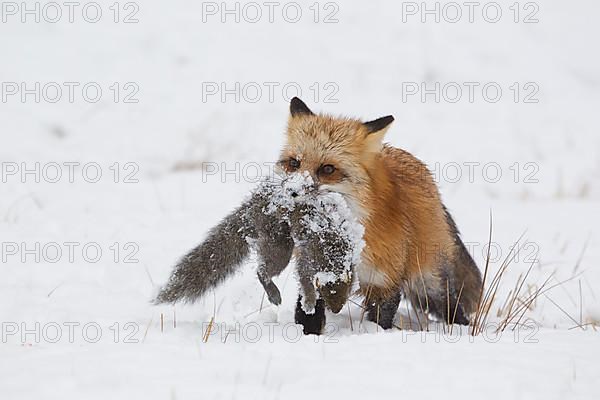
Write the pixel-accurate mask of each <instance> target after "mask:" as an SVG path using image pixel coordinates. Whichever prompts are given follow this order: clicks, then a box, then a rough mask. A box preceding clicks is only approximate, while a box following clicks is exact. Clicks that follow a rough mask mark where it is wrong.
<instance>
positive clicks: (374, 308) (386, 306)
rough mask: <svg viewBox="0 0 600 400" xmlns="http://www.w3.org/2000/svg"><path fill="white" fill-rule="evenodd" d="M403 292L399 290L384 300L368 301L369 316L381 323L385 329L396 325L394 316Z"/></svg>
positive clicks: (370, 318)
mask: <svg viewBox="0 0 600 400" xmlns="http://www.w3.org/2000/svg"><path fill="white" fill-rule="evenodd" d="M401 297H402V294H401V293H400V291H398V292H397V293H396V294H394V295H393V296H392V297H390V298H388V299H386V300H383V301H370V302H368V303H367V318H368V319H369V321H372V322H375V323H377V324H379V326H381V327H382V328H383V329H390V328H392V327H393V326H394V325H393V324H394V317H395V316H396V311H398V305H400V299H401Z"/></svg>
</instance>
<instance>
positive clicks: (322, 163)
mask: <svg viewBox="0 0 600 400" xmlns="http://www.w3.org/2000/svg"><path fill="white" fill-rule="evenodd" d="M393 121H394V117H392V116H391V115H388V116H386V117H382V118H379V119H376V120H373V121H369V122H362V121H359V120H357V119H351V118H344V117H333V116H330V115H325V114H315V113H313V112H312V111H311V110H310V109H309V108H308V107H307V105H306V104H304V102H302V100H300V99H299V98H297V97H294V98H293V99H292V101H291V103H290V116H289V120H288V127H287V138H286V143H285V145H284V147H283V150H282V152H281V156H280V159H279V163H278V166H279V168H281V169H282V170H283V171H284V172H285V173H292V172H304V171H306V172H308V173H309V174H310V175H311V176H312V178H313V181H314V183H315V186H316V187H317V188H318V190H320V191H333V192H338V193H341V194H342V195H344V196H349V197H353V196H356V193H357V191H360V190H361V188H364V187H365V185H368V183H369V181H370V176H371V174H372V173H373V171H370V169H371V168H373V160H374V158H375V157H376V156H377V155H378V154H379V153H380V151H381V149H382V146H383V143H382V141H383V136H384V135H385V132H386V131H387V129H388V127H389V125H390V124H391V123H392V122H393Z"/></svg>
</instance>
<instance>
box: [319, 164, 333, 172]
mask: <svg viewBox="0 0 600 400" xmlns="http://www.w3.org/2000/svg"><path fill="white" fill-rule="evenodd" d="M334 172H335V167H334V166H333V165H331V164H325V165H323V166H322V167H321V173H322V174H323V175H331V174H333V173H334Z"/></svg>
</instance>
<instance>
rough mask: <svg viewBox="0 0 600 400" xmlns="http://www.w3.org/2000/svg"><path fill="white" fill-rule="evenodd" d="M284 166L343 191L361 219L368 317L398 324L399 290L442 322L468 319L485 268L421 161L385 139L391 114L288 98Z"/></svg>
mask: <svg viewBox="0 0 600 400" xmlns="http://www.w3.org/2000/svg"><path fill="white" fill-rule="evenodd" d="M290 111H291V114H290V117H289V121H288V128H287V140H286V143H285V145H284V148H283V150H282V152H281V157H280V161H279V166H280V167H281V168H282V169H283V170H284V171H286V172H292V171H296V170H301V171H308V172H309V173H310V174H311V175H312V177H313V180H314V181H315V182H316V184H317V185H318V188H319V190H323V191H335V192H339V193H341V194H342V195H343V196H344V197H345V198H346V199H347V201H348V203H349V204H350V206H351V208H352V210H353V212H354V213H355V214H356V215H357V217H358V218H359V220H360V221H361V223H362V224H363V225H364V228H365V234H364V240H365V248H364V250H363V252H362V256H361V263H360V265H359V266H358V267H357V271H356V273H357V276H358V278H359V283H360V292H361V294H362V295H363V296H364V297H365V307H366V309H367V311H368V317H369V319H370V320H372V321H374V322H378V323H379V324H380V325H381V326H383V327H384V328H390V327H392V325H393V318H394V315H395V313H396V310H397V308H398V304H399V302H400V299H401V296H402V295H404V296H406V297H407V299H408V300H409V301H411V303H412V305H413V307H415V308H416V309H417V310H422V311H424V312H427V313H429V314H432V315H433V316H434V317H436V318H439V319H443V320H444V321H450V322H456V323H461V324H468V323H469V318H470V316H471V315H472V314H473V313H474V312H475V310H476V308H477V304H478V298H479V296H480V291H481V285H482V283H481V274H480V272H479V270H478V268H477V266H476V265H475V262H474V261H473V259H472V258H471V256H470V255H469V253H468V252H467V250H466V248H465V246H464V244H463V242H462V241H461V239H460V235H459V232H458V229H457V228H456V225H455V223H454V221H453V219H452V217H451V216H450V214H449V213H448V211H447V210H446V208H445V207H444V205H443V203H442V200H441V197H440V194H439V192H438V189H437V187H436V184H435V182H434V180H433V178H432V176H431V174H430V172H429V170H428V169H427V167H426V166H425V164H423V163H422V162H421V161H419V160H418V159H417V158H416V157H414V156H413V155H411V154H410V153H408V152H406V151H404V150H401V149H397V148H394V147H392V146H389V145H387V144H384V143H383V138H384V135H385V133H386V131H387V130H388V128H389V126H390V124H391V123H392V122H393V120H394V118H393V117H392V116H387V117H383V118H379V119H376V120H373V121H370V122H361V121H359V120H357V119H351V118H343V117H333V116H330V115H324V114H315V113H313V112H312V111H311V110H310V109H309V108H308V107H307V106H306V104H304V103H303V102H302V101H301V100H300V99H298V98H294V99H292V102H291V104H290Z"/></svg>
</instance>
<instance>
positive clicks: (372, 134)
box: [363, 115, 394, 152]
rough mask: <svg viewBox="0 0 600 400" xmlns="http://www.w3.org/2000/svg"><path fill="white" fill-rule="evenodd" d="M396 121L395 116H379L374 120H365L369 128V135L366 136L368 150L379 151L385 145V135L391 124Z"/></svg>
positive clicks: (365, 124)
mask: <svg viewBox="0 0 600 400" xmlns="http://www.w3.org/2000/svg"><path fill="white" fill-rule="evenodd" d="M392 122H394V117H392V116H391V115H388V116H386V117H381V118H377V119H375V120H373V121H369V122H365V123H363V125H364V126H365V127H366V128H367V137H366V138H365V148H366V149H367V151H368V152H379V151H381V147H382V146H383V136H384V135H385V133H386V132H387V130H388V128H389V126H390V124H391V123H392Z"/></svg>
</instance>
